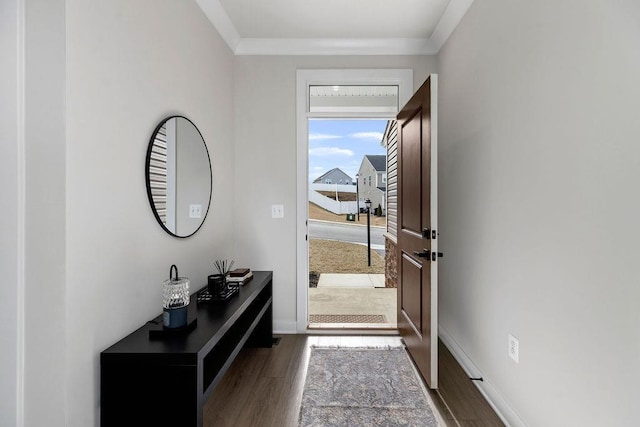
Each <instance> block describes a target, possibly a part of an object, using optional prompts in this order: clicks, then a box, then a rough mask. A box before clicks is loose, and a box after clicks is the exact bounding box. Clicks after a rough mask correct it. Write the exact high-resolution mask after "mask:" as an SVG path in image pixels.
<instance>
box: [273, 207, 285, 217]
mask: <svg viewBox="0 0 640 427" xmlns="http://www.w3.org/2000/svg"><path fill="white" fill-rule="evenodd" d="M271 218H284V205H271Z"/></svg>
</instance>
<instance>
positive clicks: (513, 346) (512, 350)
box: [508, 334, 520, 363]
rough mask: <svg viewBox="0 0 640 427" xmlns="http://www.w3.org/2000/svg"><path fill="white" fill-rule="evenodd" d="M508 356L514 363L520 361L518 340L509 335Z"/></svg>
mask: <svg viewBox="0 0 640 427" xmlns="http://www.w3.org/2000/svg"><path fill="white" fill-rule="evenodd" d="M508 354H509V357H510V358H511V359H513V361H514V362H516V363H519V362H518V360H519V359H520V340H518V338H516V337H514V336H513V335H511V334H509V349H508Z"/></svg>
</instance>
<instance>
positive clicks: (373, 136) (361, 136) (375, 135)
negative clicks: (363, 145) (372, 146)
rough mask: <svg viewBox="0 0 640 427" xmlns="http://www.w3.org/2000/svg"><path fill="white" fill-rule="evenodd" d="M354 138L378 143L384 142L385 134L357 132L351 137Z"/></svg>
mask: <svg viewBox="0 0 640 427" xmlns="http://www.w3.org/2000/svg"><path fill="white" fill-rule="evenodd" d="M349 136H350V137H352V138H358V139H375V140H377V141H381V140H382V136H383V133H382V132H356V133H352V134H351V135H349Z"/></svg>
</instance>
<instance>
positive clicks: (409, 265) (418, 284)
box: [401, 254, 422, 335]
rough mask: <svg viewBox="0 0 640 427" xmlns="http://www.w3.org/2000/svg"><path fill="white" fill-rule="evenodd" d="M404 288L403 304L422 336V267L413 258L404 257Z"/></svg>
mask: <svg viewBox="0 0 640 427" xmlns="http://www.w3.org/2000/svg"><path fill="white" fill-rule="evenodd" d="M401 271H402V282H403V283H404V284H405V286H404V287H403V288H402V297H401V301H402V302H401V304H402V310H403V311H404V312H405V313H406V316H407V318H408V320H409V321H410V322H411V324H412V326H413V327H414V328H415V329H416V331H417V332H418V333H419V334H420V335H422V310H421V307H422V279H421V277H422V265H420V263H418V262H416V261H414V260H413V259H412V258H411V257H409V256H407V255H405V254H403V255H402V268H401Z"/></svg>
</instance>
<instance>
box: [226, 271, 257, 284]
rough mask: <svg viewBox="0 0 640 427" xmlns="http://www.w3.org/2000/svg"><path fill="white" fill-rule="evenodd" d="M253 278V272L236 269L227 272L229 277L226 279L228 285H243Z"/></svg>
mask: <svg viewBox="0 0 640 427" xmlns="http://www.w3.org/2000/svg"><path fill="white" fill-rule="evenodd" d="M252 277H253V271H251V270H250V269H248V268H236V269H235V270H232V271H231V272H229V276H228V277H227V282H228V283H233V284H236V283H237V284H239V285H244V284H245V283H247V282H248V281H249V280H251V278H252Z"/></svg>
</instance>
